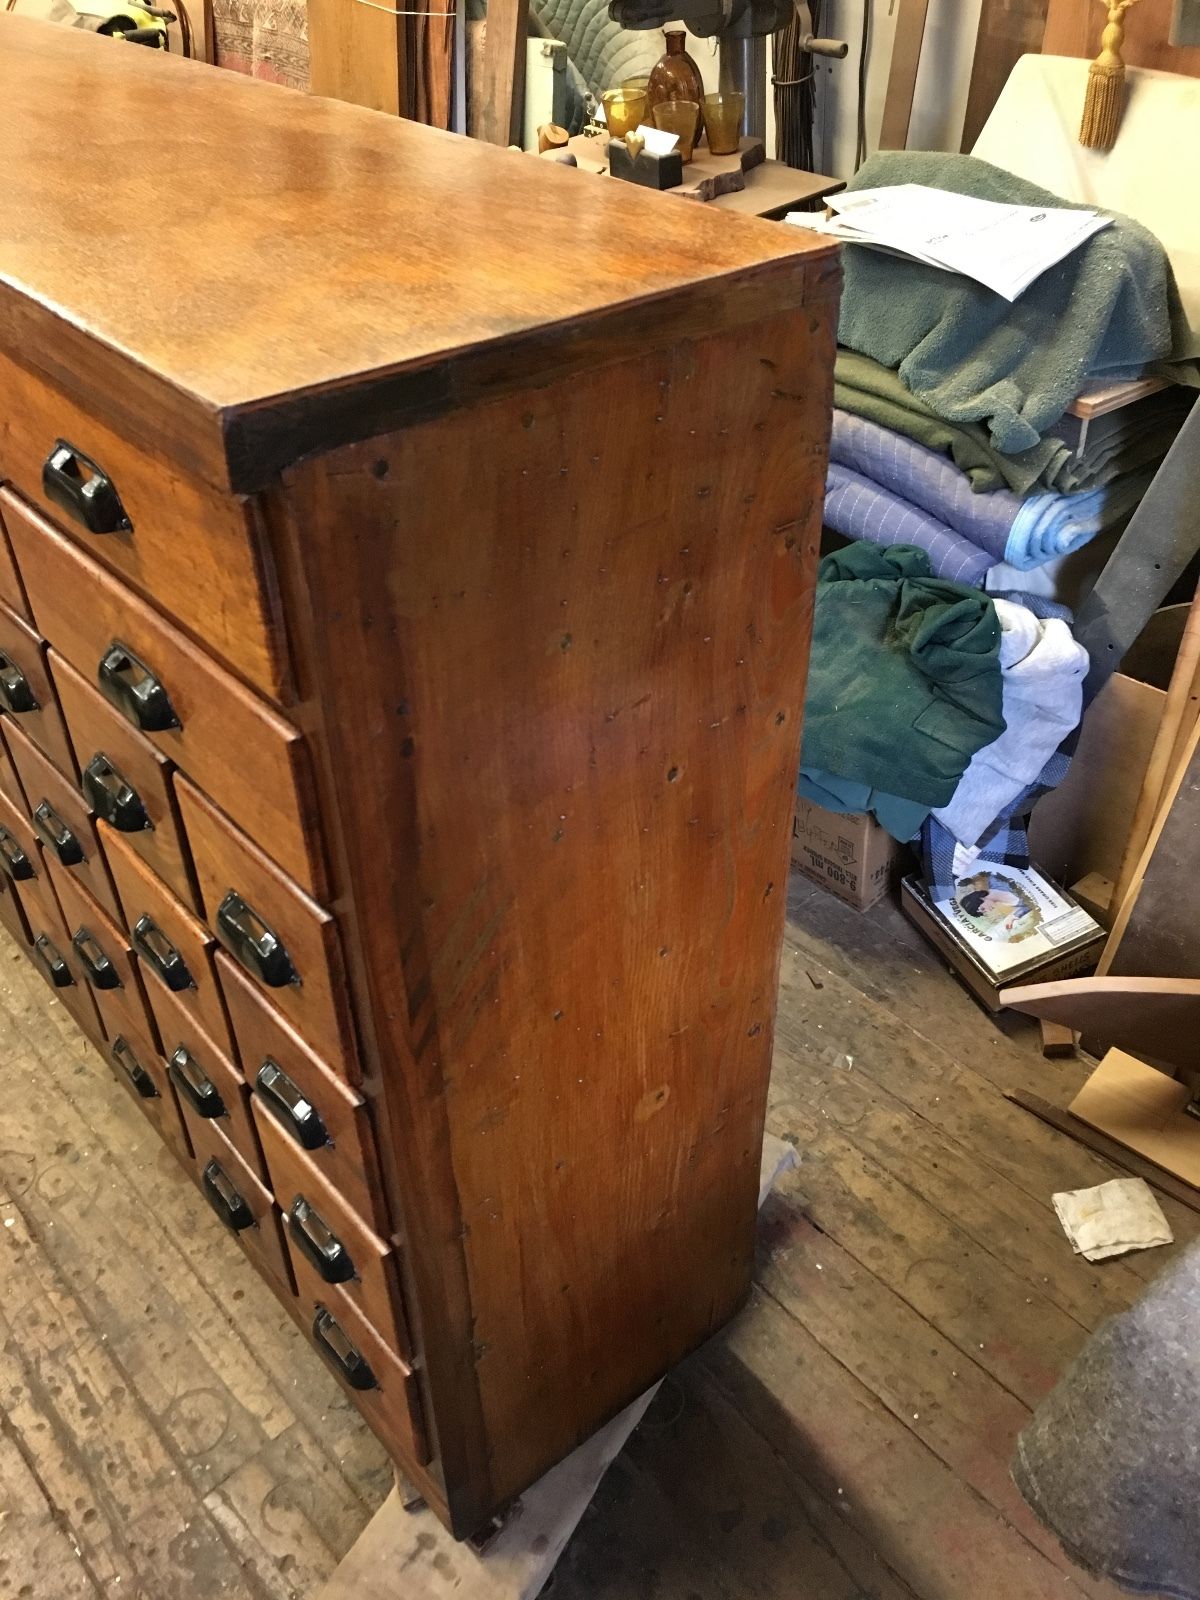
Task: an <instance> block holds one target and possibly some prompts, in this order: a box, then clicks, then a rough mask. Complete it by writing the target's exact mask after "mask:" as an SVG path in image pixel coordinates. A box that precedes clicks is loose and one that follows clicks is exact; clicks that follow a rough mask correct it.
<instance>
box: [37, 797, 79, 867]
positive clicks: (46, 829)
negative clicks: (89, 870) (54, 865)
mask: <svg viewBox="0 0 1200 1600" xmlns="http://www.w3.org/2000/svg"><path fill="white" fill-rule="evenodd" d="M33 827H34V831H35V832H36V834H37V836H38V838H39V839H40V840H41V841H42V843H43V844H44V845H46V846H47V847H48V848H49V849H51V850H53V851H54V854H55V855H56V856H57V857H58V859H59V860H60V861H61V862H62V864H63V866H64V867H80V866H82V865H83V863H84V862H85V861H86V860H87V852H86V851H85V850H84V848H83V846H82V845H81V844H80V842H79V840H78V838H77V837H76V835H75V834H73V833H72V832H71V830H70V828H68V827H67V825H66V823H65V822H64V821H63V819H62V818H61V817H60V816H59V814H58V812H57V811H55V809H54V807H53V806H52V805H51V804H50V802H49V800H41V801H39V802H38V807H37V810H36V811H35V812H34V813H33Z"/></svg>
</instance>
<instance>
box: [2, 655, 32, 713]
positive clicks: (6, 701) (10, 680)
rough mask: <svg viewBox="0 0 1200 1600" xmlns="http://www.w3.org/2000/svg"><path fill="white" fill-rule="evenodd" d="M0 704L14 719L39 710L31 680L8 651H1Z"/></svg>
mask: <svg viewBox="0 0 1200 1600" xmlns="http://www.w3.org/2000/svg"><path fill="white" fill-rule="evenodd" d="M0 704H3V706H4V709H5V710H6V711H10V712H11V713H12V714H13V716H14V717H19V716H20V715H21V714H22V712H24V711H36V710H37V709H38V703H37V697H36V696H35V695H34V692H33V690H32V689H31V688H30V685H29V679H28V678H27V677H26V676H25V674H24V673H23V672H22V671H21V669H20V667H19V666H18V665H17V663H16V662H15V661H14V660H13V658H12V657H11V656H10V655H9V653H8V651H7V650H0Z"/></svg>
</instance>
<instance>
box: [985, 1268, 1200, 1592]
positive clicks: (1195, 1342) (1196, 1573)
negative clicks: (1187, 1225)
mask: <svg viewBox="0 0 1200 1600" xmlns="http://www.w3.org/2000/svg"><path fill="white" fill-rule="evenodd" d="M1013 1477H1014V1478H1015V1479H1016V1482H1017V1487H1018V1488H1019V1489H1020V1491H1021V1493H1022V1494H1023V1495H1024V1496H1025V1498H1026V1500H1028V1501H1029V1504H1030V1505H1031V1506H1032V1507H1033V1509H1034V1511H1036V1512H1037V1514H1038V1516H1039V1517H1040V1518H1041V1520H1042V1521H1043V1522H1044V1523H1045V1524H1046V1525H1047V1527H1049V1528H1050V1529H1051V1531H1052V1532H1053V1533H1055V1534H1056V1535H1057V1536H1058V1538H1059V1539H1060V1540H1061V1541H1062V1543H1063V1545H1064V1546H1065V1548H1066V1550H1067V1552H1068V1554H1069V1555H1071V1556H1072V1558H1073V1559H1074V1560H1076V1561H1078V1562H1079V1564H1080V1565H1081V1566H1083V1567H1086V1568H1087V1569H1088V1571H1090V1572H1094V1573H1096V1574H1098V1575H1099V1576H1101V1577H1104V1578H1108V1579H1110V1580H1111V1581H1113V1582H1114V1583H1117V1584H1119V1585H1120V1586H1121V1587H1122V1588H1125V1589H1131V1590H1133V1591H1135V1592H1136V1593H1138V1594H1166V1595H1175V1596H1177V1597H1178V1600H1200V1511H1198V1509H1197V1508H1198V1507H1200V1244H1196V1245H1193V1246H1192V1247H1191V1249H1190V1250H1188V1251H1187V1253H1186V1254H1185V1255H1183V1256H1181V1257H1180V1258H1179V1259H1178V1260H1177V1261H1176V1262H1175V1263H1174V1264H1173V1265H1172V1266H1170V1267H1169V1268H1168V1269H1167V1270H1166V1272H1164V1273H1163V1275H1162V1277H1161V1278H1159V1279H1158V1280H1157V1282H1155V1283H1154V1284H1153V1285H1152V1286H1151V1288H1150V1289H1149V1290H1148V1291H1147V1293H1146V1294H1145V1295H1143V1297H1142V1299H1141V1300H1140V1301H1139V1302H1138V1303H1137V1305H1135V1306H1134V1307H1133V1308H1132V1309H1131V1310H1129V1311H1126V1312H1123V1313H1122V1314H1121V1315H1120V1316H1118V1317H1114V1318H1112V1320H1111V1321H1109V1322H1106V1323H1105V1324H1104V1325H1103V1326H1102V1327H1100V1328H1099V1329H1097V1331H1096V1332H1095V1333H1094V1334H1093V1335H1092V1337H1091V1339H1089V1340H1088V1342H1087V1344H1086V1345H1085V1346H1084V1347H1083V1350H1082V1352H1081V1353H1080V1355H1079V1356H1078V1357H1077V1359H1076V1360H1075V1362H1074V1364H1073V1365H1072V1366H1071V1367H1070V1368H1069V1370H1068V1371H1067V1374H1066V1376H1065V1377H1064V1378H1063V1379H1062V1380H1061V1381H1060V1383H1059V1384H1058V1386H1057V1388H1055V1389H1054V1390H1053V1391H1052V1392H1051V1393H1050V1395H1049V1396H1048V1397H1047V1398H1046V1399H1045V1400H1044V1401H1043V1402H1042V1404H1041V1405H1040V1406H1039V1407H1038V1408H1037V1411H1036V1412H1035V1413H1034V1415H1033V1418H1032V1420H1031V1421H1030V1422H1029V1423H1028V1424H1027V1425H1026V1427H1025V1430H1024V1432H1023V1433H1022V1434H1021V1437H1020V1440H1019V1441H1018V1446H1017V1459H1016V1461H1015V1463H1014V1465H1013Z"/></svg>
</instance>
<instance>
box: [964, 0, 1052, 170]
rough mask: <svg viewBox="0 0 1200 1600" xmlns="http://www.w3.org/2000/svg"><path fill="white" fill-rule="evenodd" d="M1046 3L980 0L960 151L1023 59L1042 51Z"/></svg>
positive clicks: (969, 143)
mask: <svg viewBox="0 0 1200 1600" xmlns="http://www.w3.org/2000/svg"><path fill="white" fill-rule="evenodd" d="M1047 3H1048V0H983V6H982V8H981V10H980V13H979V29H978V32H977V33H976V35H975V56H974V59H973V60H972V62H971V84H970V88H969V89H968V91H967V109H966V114H965V115H964V117H963V132H962V142H961V144H960V145H959V149H960V150H964V151H969V150H970V149H971V148H972V146H973V145H974V143H975V141H976V139H977V138H978V137H979V133H980V130H981V129H982V127H983V125H984V123H985V122H986V121H987V119H988V118H989V117H990V116H991V114H992V108H993V106H994V105H995V104H996V101H997V100H998V99H999V98H1000V91H1001V89H1003V87H1004V85H1005V84H1006V83H1007V82H1008V75H1009V73H1010V72H1011V71H1012V69H1013V67H1014V66H1016V64H1017V62H1018V61H1019V60H1020V58H1021V57H1022V56H1023V55H1028V54H1030V53H1031V52H1032V53H1034V54H1036V53H1037V52H1038V51H1040V50H1041V48H1042V34H1043V33H1044V32H1045V28H1046V6H1047Z"/></svg>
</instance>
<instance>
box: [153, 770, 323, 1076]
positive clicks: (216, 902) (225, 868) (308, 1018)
mask: <svg viewBox="0 0 1200 1600" xmlns="http://www.w3.org/2000/svg"><path fill="white" fill-rule="evenodd" d="M175 793H176V796H177V798H178V800H179V809H180V811H181V813H182V815H183V826H184V832H185V834H186V836H187V842H188V845H189V847H190V849H191V854H192V861H193V864H194V865H195V868H196V876H197V878H198V880H199V883H200V899H201V901H202V903H203V906H204V914H205V917H206V919H207V921H208V925H209V927H210V928H211V929H212V930H213V932H214V933H215V934H216V936H217V938H218V939H219V940H220V942H221V943H222V944H223V945H224V946H225V948H226V950H228V951H229V953H230V955H232V956H233V958H234V959H235V960H236V961H237V962H238V963H239V965H240V966H241V967H242V968H243V970H244V971H246V972H248V973H249V975H250V976H251V977H252V978H253V979H254V981H255V983H256V984H257V985H258V987H259V988H260V989H261V991H262V992H263V993H264V994H268V995H269V996H270V998H271V1000H272V1002H273V1003H274V1004H275V1005H276V1006H277V1007H278V1008H279V1010H280V1011H281V1012H282V1013H283V1015H284V1017H285V1018H286V1019H287V1020H288V1021H289V1022H290V1023H291V1024H292V1026H293V1027H294V1028H295V1029H296V1032H297V1033H298V1034H300V1036H301V1038H303V1039H304V1041H305V1043H307V1044H309V1045H310V1046H311V1047H312V1049H313V1050H314V1051H315V1052H316V1053H317V1054H318V1055H319V1056H322V1057H324V1058H325V1059H326V1060H327V1061H330V1062H333V1063H337V1064H338V1066H339V1068H342V1069H344V1062H345V1058H346V1057H350V1056H353V1053H354V1051H353V1034H352V1032H351V1025H350V1017H349V998H348V995H347V991H346V982H345V976H344V972H343V967H342V953H341V943H340V940H339V938H338V931H337V927H336V925H335V923H334V920H333V918H332V917H331V916H330V915H329V913H328V912H327V911H325V910H323V909H322V908H321V907H320V906H319V905H317V903H316V901H314V900H312V899H311V898H310V897H309V896H308V895H307V894H305V892H304V891H303V889H301V888H299V887H298V886H297V885H296V884H294V883H293V882H292V881H291V880H290V879H289V878H287V877H285V875H284V874H283V873H282V872H280V870H279V868H278V867H277V866H275V864H274V863H273V862H271V861H268V859H267V858H266V856H265V855H264V854H263V853H262V851H261V850H260V849H259V848H258V847H257V845H255V844H252V843H251V841H250V840H249V839H248V838H247V837H246V835H245V834H244V833H242V832H241V831H240V830H239V829H237V828H235V827H234V826H233V824H232V823H231V822H230V820H229V818H228V817H224V816H222V815H221V813H220V812H219V811H218V810H217V809H216V807H215V806H214V805H213V804H212V803H211V801H210V800H209V799H208V798H207V797H206V796H205V795H202V794H201V793H200V791H199V790H198V789H197V788H196V787H195V785H194V784H191V783H189V782H188V781H187V779H186V778H184V777H182V776H177V777H176V780H175ZM344 1075H345V1076H349V1073H348V1072H344Z"/></svg>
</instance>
